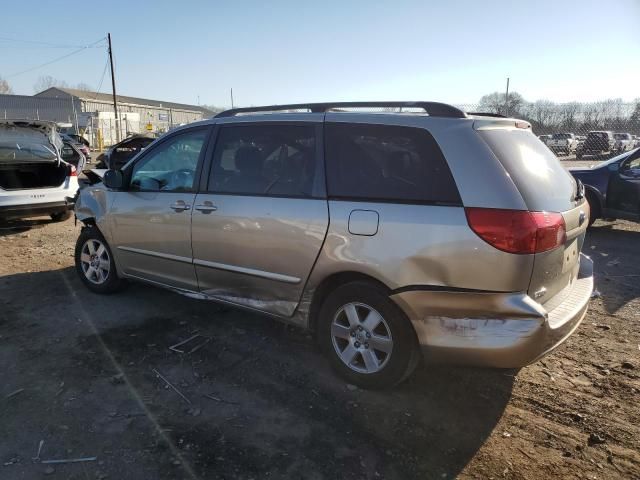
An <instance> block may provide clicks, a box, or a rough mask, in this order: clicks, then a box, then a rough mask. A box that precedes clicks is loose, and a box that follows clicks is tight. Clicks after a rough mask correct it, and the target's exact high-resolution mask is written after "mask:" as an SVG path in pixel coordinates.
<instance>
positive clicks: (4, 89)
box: [0, 77, 13, 95]
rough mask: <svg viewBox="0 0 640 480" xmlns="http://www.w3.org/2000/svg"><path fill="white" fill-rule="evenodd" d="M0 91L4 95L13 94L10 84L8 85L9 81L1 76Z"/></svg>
mask: <svg viewBox="0 0 640 480" xmlns="http://www.w3.org/2000/svg"><path fill="white" fill-rule="evenodd" d="M0 93H2V94H5V95H12V94H13V89H12V88H11V85H9V82H7V81H6V80H5V79H4V78H2V77H0Z"/></svg>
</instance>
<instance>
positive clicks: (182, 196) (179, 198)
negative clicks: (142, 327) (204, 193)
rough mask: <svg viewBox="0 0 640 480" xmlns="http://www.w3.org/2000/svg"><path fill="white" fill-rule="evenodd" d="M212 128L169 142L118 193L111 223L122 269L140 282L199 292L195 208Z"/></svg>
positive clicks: (186, 133)
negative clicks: (193, 241) (194, 244)
mask: <svg viewBox="0 0 640 480" xmlns="http://www.w3.org/2000/svg"><path fill="white" fill-rule="evenodd" d="M208 133H209V128H206V127H205V128H202V127H200V128H193V129H189V130H186V131H182V132H180V133H176V134H174V135H171V136H169V137H167V138H166V139H165V140H164V141H162V142H161V143H158V144H156V145H155V146H153V147H152V148H150V149H149V150H148V151H147V152H145V153H144V155H143V156H141V157H139V159H138V160H137V161H136V162H135V164H134V165H132V166H130V167H129V168H128V169H127V170H129V169H131V172H130V173H129V172H126V176H127V177H128V178H129V179H130V180H129V186H128V188H127V189H126V191H120V192H117V193H115V200H114V202H113V205H112V207H111V214H110V221H111V225H110V226H111V231H112V232H113V235H112V237H113V243H114V244H113V245H112V249H114V250H115V251H116V256H117V259H118V265H119V268H121V269H122V271H123V273H125V274H127V275H132V276H134V277H138V278H142V279H145V280H150V281H153V282H159V283H162V284H164V285H170V286H173V287H178V288H184V289H189V290H197V281H196V276H195V272H194V268H193V263H192V255H191V253H192V252H191V211H192V210H191V208H192V206H193V202H194V199H195V185H196V184H197V182H196V177H197V172H198V171H199V168H198V166H199V165H200V164H201V163H202V160H201V159H202V157H203V156H204V155H203V153H202V152H203V150H204V145H205V143H206V139H207V137H208Z"/></svg>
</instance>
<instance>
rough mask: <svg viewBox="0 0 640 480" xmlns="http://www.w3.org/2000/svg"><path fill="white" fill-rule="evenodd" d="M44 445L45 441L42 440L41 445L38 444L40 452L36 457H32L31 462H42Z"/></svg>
mask: <svg viewBox="0 0 640 480" xmlns="http://www.w3.org/2000/svg"><path fill="white" fill-rule="evenodd" d="M43 445H44V440H40V443H39V444H38V452H37V453H36V456H35V457H31V460H32V461H34V462H36V463H37V462H39V461H40V452H41V451H42V446H43Z"/></svg>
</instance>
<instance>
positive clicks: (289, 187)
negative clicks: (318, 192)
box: [209, 125, 316, 197]
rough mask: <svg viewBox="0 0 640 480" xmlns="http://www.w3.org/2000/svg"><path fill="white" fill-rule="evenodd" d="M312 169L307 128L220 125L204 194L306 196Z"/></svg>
mask: <svg viewBox="0 0 640 480" xmlns="http://www.w3.org/2000/svg"><path fill="white" fill-rule="evenodd" d="M315 168H316V162H315V127H313V126H297V125H258V126H254V125H248V126H235V125H234V126H227V127H222V128H221V129H220V133H219V134H218V140H217V141H216V149H215V153H214V156H213V166H212V169H211V176H210V178H209V191H211V192H218V193H235V194H245V195H274V196H276V195H277V196H294V197H307V196H311V193H312V188H313V178H314V173H315Z"/></svg>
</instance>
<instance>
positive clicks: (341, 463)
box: [0, 220, 640, 479]
mask: <svg viewBox="0 0 640 480" xmlns="http://www.w3.org/2000/svg"><path fill="white" fill-rule="evenodd" d="M78 231H79V227H76V226H74V223H73V220H69V221H67V222H63V223H58V224H51V223H48V222H46V221H41V222H39V221H32V222H28V223H27V224H26V226H25V227H24V228H17V229H16V228H8V227H6V226H5V227H4V228H2V229H0V249H1V252H2V254H1V257H0V258H1V261H0V365H2V367H3V368H2V369H1V370H0V405H1V408H0V432H2V441H1V442H0V478H2V479H33V478H40V477H45V476H46V477H47V478H64V479H76V478H77V479H87V478H91V479H94V478H95V479H105V478H109V479H117V478H136V479H143V478H144V479H183V478H184V479H191V478H202V479H204V478H242V479H250V478H254V479H257V478H311V479H325V478H326V479H333V478H371V479H377V478H437V479H444V478H454V477H460V478H482V479H484V478H506V479H510V478H526V479H540V478H601V479H610V478H640V452H639V450H640V407H639V405H640V381H639V375H640V359H639V354H640V328H639V326H640V300H639V298H638V297H639V296H640V281H638V280H639V278H640V277H639V276H638V275H640V269H639V267H638V266H639V265H640V251H639V249H638V246H639V245H640V226H639V225H637V224H631V223H626V222H614V223H611V222H606V223H604V222H597V223H596V225H595V228H593V229H591V230H590V231H589V233H588V236H587V240H586V244H585V251H586V253H587V254H589V255H591V256H592V258H593V259H594V261H595V266H596V275H597V279H596V284H597V289H598V291H599V292H600V293H601V296H600V297H598V298H594V299H593V300H592V301H591V305H590V310H589V312H588V314H587V317H586V319H585V321H584V322H583V324H582V326H581V327H580V328H579V329H578V331H577V332H576V334H574V335H573V336H572V337H571V338H570V339H569V340H568V341H567V342H566V343H565V344H564V345H563V346H562V347H560V348H559V349H557V350H556V351H555V352H553V353H552V354H551V355H549V356H548V357H546V358H545V359H543V360H542V361H540V362H538V363H536V364H534V365H531V366H529V367H526V368H523V369H521V370H519V371H504V370H490V369H470V368H453V367H444V366H424V365H422V366H420V367H419V369H418V371H417V373H416V374H415V375H414V376H413V377H412V378H411V379H410V380H409V381H408V382H406V383H404V384H402V385H401V386H400V387H398V388H396V389H394V390H392V391H386V392H368V391H363V390H359V389H356V388H354V387H352V386H350V385H346V384H345V383H344V382H342V381H341V380H340V379H339V378H337V377H336V376H335V375H334V374H333V373H332V372H331V371H330V369H329V367H328V365H327V363H326V362H325V361H324V359H323V358H322V356H321V355H320V353H319V351H318V349H317V348H316V346H315V344H314V342H313V339H312V338H311V337H310V336H309V335H307V334H306V333H305V332H303V331H300V330H297V329H295V328H291V327H286V326H284V325H282V324H279V323H277V322H275V321H273V320H271V319H268V318H266V317H262V316H259V315H253V314H248V313H245V312H242V311H237V310H233V309H227V308H222V307H220V306H218V305H216V304H213V303H208V302H203V301H198V300H193V299H189V298H186V297H182V296H179V295H176V294H173V293H170V292H167V291H164V290H160V289H156V288H153V287H149V286H144V285H131V286H130V288H129V289H128V290H126V291H125V292H123V293H120V294H117V295H113V296H99V295H94V294H91V293H89V292H88V291H87V290H86V289H85V288H84V286H83V285H82V284H81V282H80V280H79V279H78V278H77V276H76V273H75V271H74V269H73V267H72V264H73V258H72V249H73V245H74V241H75V238H76V236H77V234H78ZM195 334H198V335H200V336H199V337H197V338H195V339H194V340H192V341H191V342H189V343H188V344H186V345H185V346H184V353H178V352H174V351H172V350H170V349H169V348H168V347H169V346H171V345H173V344H175V343H177V342H179V341H181V340H184V339H188V338H189V337H192V336H193V335H195ZM198 346H200V347H199V348H196V347H198ZM191 350H195V351H192V352H191ZM189 352H191V353H189ZM160 375H162V377H164V379H166V380H164V379H163V378H162V377H160ZM168 383H170V384H171V385H172V386H169V385H168ZM174 387H175V389H174ZM41 441H42V442H43V444H42V448H41V451H40V454H39V455H37V452H38V447H39V444H40V442H41ZM38 457H39V459H38ZM86 457H89V460H87V461H83V462H78V463H61V464H47V463H41V461H42V460H52V459H53V460H55V459H77V458H86ZM93 457H95V459H94V458H93ZM34 458H35V460H34Z"/></svg>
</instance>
